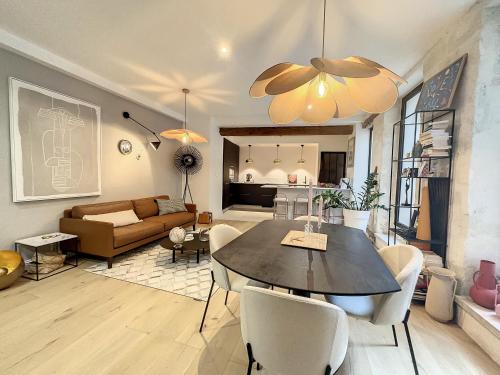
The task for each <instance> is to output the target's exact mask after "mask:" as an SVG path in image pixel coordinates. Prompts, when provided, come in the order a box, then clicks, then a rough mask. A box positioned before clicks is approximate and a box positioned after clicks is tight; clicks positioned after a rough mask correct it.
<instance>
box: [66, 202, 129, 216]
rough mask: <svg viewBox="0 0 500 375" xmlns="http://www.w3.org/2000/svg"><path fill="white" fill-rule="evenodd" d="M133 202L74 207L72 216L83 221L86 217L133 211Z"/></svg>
mask: <svg viewBox="0 0 500 375" xmlns="http://www.w3.org/2000/svg"><path fill="white" fill-rule="evenodd" d="M133 209H134V206H133V205H132V201H116V202H107V203H95V204H85V205H81V206H74V207H73V209H72V212H71V216H72V217H73V218H75V219H82V218H83V217H84V216H85V215H100V214H107V213H110V212H118V211H127V210H133Z"/></svg>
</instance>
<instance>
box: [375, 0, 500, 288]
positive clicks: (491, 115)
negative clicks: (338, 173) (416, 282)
mask: <svg viewBox="0 0 500 375" xmlns="http://www.w3.org/2000/svg"><path fill="white" fill-rule="evenodd" d="M498 51H500V6H499V5H498V2H484V1H480V2H479V3H477V4H475V5H474V6H473V7H472V8H471V9H470V10H469V11H468V12H467V13H466V14H465V15H464V16H463V17H462V18H461V19H460V22H458V23H454V24H452V25H450V26H449V27H448V29H447V30H445V31H444V32H443V34H442V36H441V38H440V39H439V40H438V42H437V43H436V44H435V45H434V46H432V47H431V48H430V50H429V51H428V53H427V54H426V55H425V56H424V57H423V59H422V60H421V62H420V63H419V64H418V66H416V67H414V68H413V69H412V71H419V70H422V72H423V77H424V78H423V79H424V81H425V80H427V79H429V78H430V77H432V76H433V75H434V74H436V73H437V72H439V71H440V70H442V69H443V68H445V67H446V66H448V65H450V64H451V63H452V62H454V61H455V60H457V59H458V58H459V57H460V56H462V55H463V54H465V53H467V54H468V60H467V64H466V66H465V69H464V72H463V75H462V79H461V82H460V84H459V86H458V89H457V92H456V96H455V100H454V103H453V106H452V107H453V108H455V109H456V110H457V116H456V123H455V134H454V135H455V137H454V158H453V171H452V187H451V207H450V221H449V243H448V267H449V268H451V269H452V270H454V271H455V272H456V273H457V278H458V279H459V281H460V287H459V292H460V293H466V292H467V290H468V288H469V286H470V285H471V282H472V273H473V272H474V271H475V270H476V269H477V267H478V264H479V260H480V259H490V260H493V261H495V262H497V263H500V215H499V213H498V211H499V209H500V199H499V192H500V172H498V170H500V56H499V53H498ZM399 110H400V106H395V107H394V108H393V109H392V110H391V111H388V112H386V113H385V114H383V115H381V116H379V117H378V118H377V119H376V120H375V122H374V132H373V136H374V165H379V172H380V185H381V190H382V191H386V192H388V191H389V174H390V159H391V157H390V150H391V142H392V128H391V125H392V123H394V122H395V121H397V119H398V117H399ZM385 199H388V197H386V198H385ZM384 203H387V201H386V200H384ZM374 229H375V230H377V231H382V232H385V231H387V217H386V213H384V212H381V211H379V212H378V214H377V218H376V220H375V226H374Z"/></svg>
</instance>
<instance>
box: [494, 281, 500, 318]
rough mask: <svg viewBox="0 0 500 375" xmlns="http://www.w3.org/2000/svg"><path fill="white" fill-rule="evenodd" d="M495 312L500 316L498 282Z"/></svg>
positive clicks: (498, 285)
mask: <svg viewBox="0 0 500 375" xmlns="http://www.w3.org/2000/svg"><path fill="white" fill-rule="evenodd" d="M495 314H496V316H498V317H499V318H500V284H497V294H496V297H495Z"/></svg>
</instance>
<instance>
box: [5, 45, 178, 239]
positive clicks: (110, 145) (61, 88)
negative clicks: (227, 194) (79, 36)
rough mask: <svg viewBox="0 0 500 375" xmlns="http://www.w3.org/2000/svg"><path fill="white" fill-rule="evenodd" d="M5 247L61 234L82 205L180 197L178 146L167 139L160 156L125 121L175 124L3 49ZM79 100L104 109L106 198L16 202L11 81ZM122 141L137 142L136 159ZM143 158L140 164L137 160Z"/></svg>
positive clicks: (103, 154) (103, 137)
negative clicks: (123, 150)
mask: <svg viewBox="0 0 500 375" xmlns="http://www.w3.org/2000/svg"><path fill="white" fill-rule="evenodd" d="M0 66H1V69H0V172H1V176H2V178H3V181H2V183H1V184H0V207H1V210H0V222H1V223H2V225H1V226H0V248H9V247H11V246H12V243H13V241H14V240H16V239H19V238H23V237H28V236H32V235H36V234H41V233H47V232H51V231H56V230H58V228H59V218H60V217H61V216H62V213H63V210H64V209H66V208H71V207H72V206H74V205H78V204H87V203H94V202H106V201H113V200H121V199H133V198H140V197H146V196H152V195H156V194H169V195H171V196H173V197H176V196H180V189H179V186H180V185H179V182H180V175H179V174H178V173H177V172H176V170H175V169H174V167H173V162H172V156H173V153H174V151H175V149H176V147H177V146H178V145H176V144H175V142H174V141H167V140H163V142H162V144H161V146H160V148H159V150H158V151H156V152H155V151H154V150H153V149H152V148H151V147H149V146H148V145H147V141H146V137H147V136H148V133H147V132H145V131H144V130H143V129H142V128H140V127H139V126H137V125H135V124H134V123H132V122H131V121H128V120H125V119H124V118H123V117H122V112H123V111H129V112H130V113H131V114H132V115H133V116H134V117H136V118H137V119H138V120H140V121H142V122H143V123H144V124H148V125H151V126H154V125H155V124H160V126H164V127H170V128H175V127H178V126H179V123H178V122H177V121H176V120H172V119H171V118H169V117H166V116H164V115H161V114H159V113H157V112H154V111H152V110H149V109H146V108H144V107H141V106H139V105H136V104H134V103H132V102H129V101H127V100H124V99H122V98H120V97H117V96H115V95H112V94H110V93H108V92H106V91H104V90H101V89H98V88H96V87H94V86H91V85H89V84H86V83H84V82H82V81H79V80H76V79H74V78H71V77H69V76H67V75H64V74H62V73H59V72H56V71H54V70H52V69H50V68H47V67H45V66H42V65H41V64H38V63H35V62H33V61H31V60H28V59H26V58H24V57H21V56H19V55H16V54H14V53H12V52H9V51H6V50H3V49H0ZM10 76H13V77H16V78H19V79H22V80H25V81H27V82H32V83H35V84H37V85H40V86H43V87H46V88H49V89H52V90H55V91H58V92H61V93H63V94H67V95H70V96H73V97H75V98H79V99H82V100H85V101H88V102H91V103H94V104H97V105H99V106H100V107H101V117H102V118H101V126H102V195H101V196H98V197H84V198H74V199H58V200H47V201H38V202H22V203H13V202H12V185H11V162H10V136H9V95H8V93H9V90H8V77H10ZM120 139H128V140H130V141H131V142H132V144H133V148H134V151H133V153H132V154H131V155H127V156H124V155H121V154H120V153H119V152H118V149H117V144H118V141H119V140H120ZM138 155H140V156H141V157H140V159H139V160H137V158H136V157H137V156H138Z"/></svg>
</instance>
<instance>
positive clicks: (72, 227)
mask: <svg viewBox="0 0 500 375" xmlns="http://www.w3.org/2000/svg"><path fill="white" fill-rule="evenodd" d="M59 228H60V230H61V232H63V233H69V234H75V235H77V236H78V237H79V239H80V251H82V252H84V253H88V254H94V255H100V256H105V257H108V256H112V250H113V248H114V246H113V241H114V236H113V224H112V223H107V222H104V221H90V220H82V219H70V218H64V217H63V218H61V219H60V220H59Z"/></svg>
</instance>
